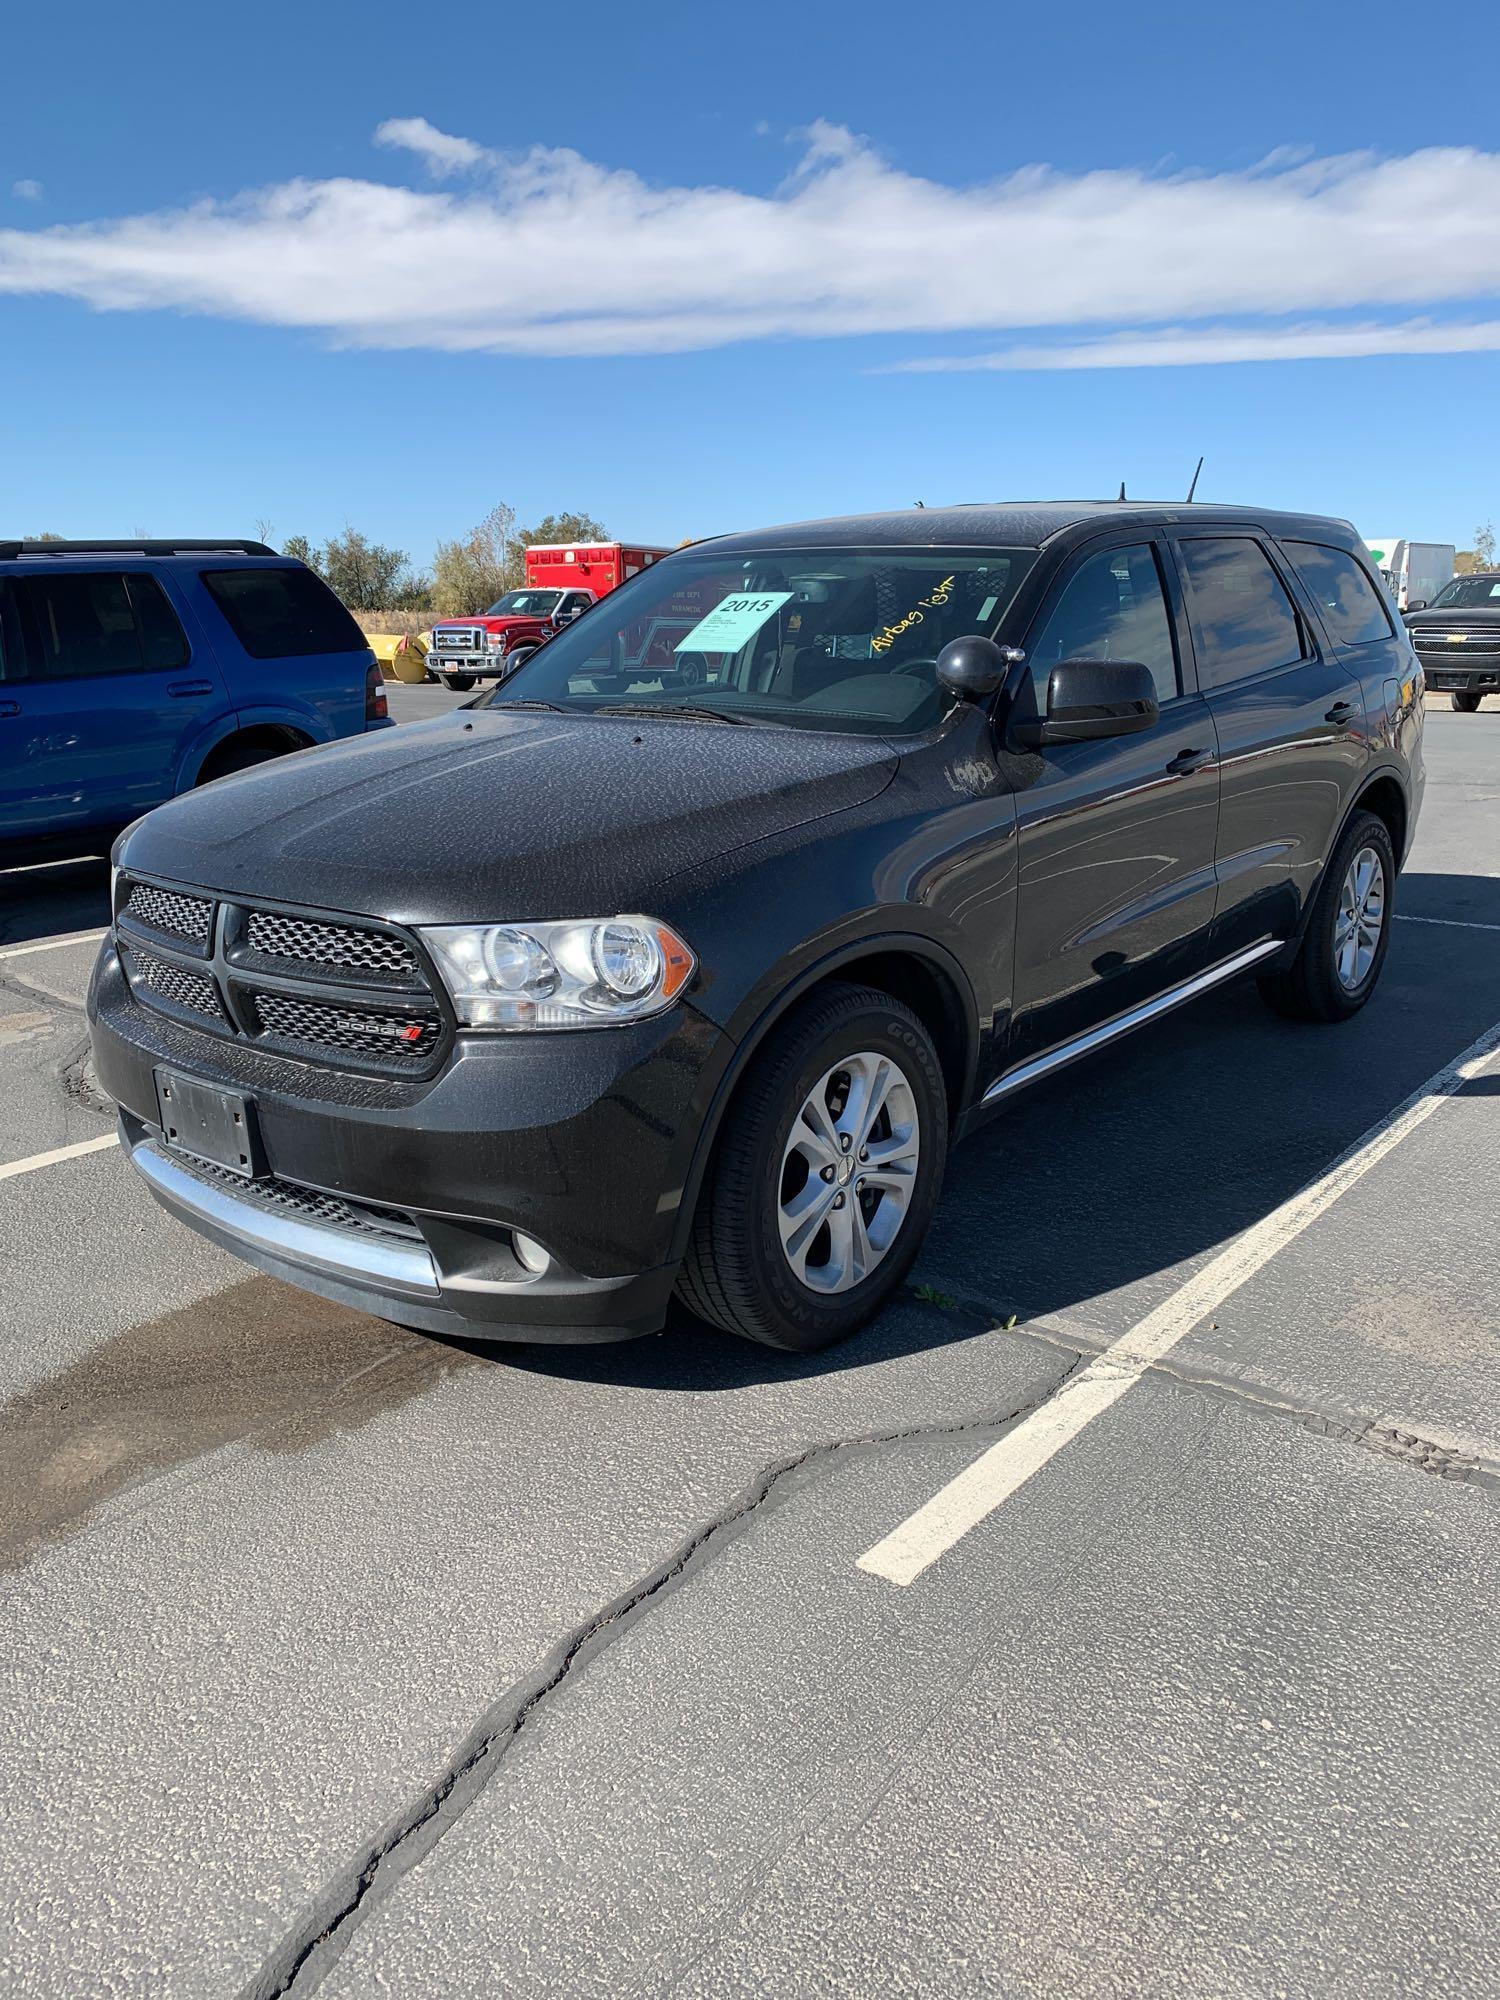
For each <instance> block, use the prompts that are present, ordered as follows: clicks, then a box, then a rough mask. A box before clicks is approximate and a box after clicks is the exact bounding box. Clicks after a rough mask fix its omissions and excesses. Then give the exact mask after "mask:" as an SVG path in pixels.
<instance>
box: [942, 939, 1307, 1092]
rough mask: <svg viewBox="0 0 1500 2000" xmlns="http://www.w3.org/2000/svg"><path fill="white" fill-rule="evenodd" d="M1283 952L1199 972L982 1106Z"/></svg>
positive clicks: (1024, 1072) (1253, 954) (1253, 953)
mask: <svg viewBox="0 0 1500 2000" xmlns="http://www.w3.org/2000/svg"><path fill="white" fill-rule="evenodd" d="M1283 949H1284V940H1280V939H1276V938H1268V939H1267V940H1266V942H1265V943H1264V944H1254V945H1251V947H1250V949H1249V950H1248V951H1242V952H1237V953H1236V954H1235V956H1234V957H1233V958H1228V959H1225V961H1224V963H1223V964H1222V965H1215V966H1211V967H1210V968H1209V970H1208V971H1207V972H1200V973H1199V974H1198V976H1197V978H1196V979H1185V980H1184V981H1183V983H1182V984H1181V986H1170V987H1168V989H1167V991H1166V992H1165V993H1158V994H1157V996H1156V998H1155V999H1154V1000H1147V1001H1146V1002H1145V1003H1144V1005H1142V1006H1140V1007H1132V1008H1131V1009H1130V1011H1129V1012H1128V1013H1126V1014H1116V1016H1115V1018H1114V1019H1113V1020H1112V1021H1105V1022H1104V1023H1103V1024H1102V1025H1101V1026H1100V1027H1097V1028H1090V1030H1089V1032H1088V1033H1087V1034H1086V1035H1079V1036H1078V1037H1077V1038H1076V1039H1075V1040H1073V1041H1071V1042H1064V1043H1063V1044H1062V1045H1061V1047H1059V1048H1055V1049H1052V1050H1051V1051H1050V1052H1049V1053H1048V1054H1047V1055H1044V1056H1037V1057H1036V1058H1035V1059H1034V1060H1033V1061H1031V1062H1027V1063H1022V1064H1021V1066H1020V1068H1019V1069H1013V1070H1009V1071H1007V1072H1006V1074H1005V1075H1004V1076H1002V1077H1000V1078H999V1079H998V1080H997V1081H996V1082H994V1083H992V1084H991V1085H990V1087H989V1089H988V1090H987V1091H986V1092H985V1093H984V1096H983V1097H982V1098H981V1099H980V1102H981V1103H983V1104H993V1103H994V1101H995V1099H996V1098H997V1097H1008V1096H1009V1095H1010V1093H1011V1092H1012V1091H1013V1090H1020V1089H1022V1088H1023V1087H1024V1086H1025V1085H1026V1084H1028V1083H1035V1082H1036V1081H1037V1079H1038V1078H1039V1077H1043V1076H1047V1075H1049V1074H1050V1073H1051V1071H1053V1070H1055V1069H1061V1068H1062V1067H1063V1065H1064V1063H1070V1062H1076V1061H1077V1060H1078V1058H1079V1057H1080V1056H1086V1055H1091V1054H1092V1053H1093V1051H1094V1050H1095V1049H1102V1048H1105V1047H1107V1046H1108V1044H1109V1043H1110V1042H1113V1041H1117V1040H1118V1039H1119V1037H1120V1036H1121V1035H1128V1034H1129V1033H1130V1031H1131V1029H1132V1028H1139V1027H1143V1026H1144V1025H1145V1023H1146V1022H1147V1021H1154V1020H1155V1019H1156V1017H1157V1016H1158V1014H1166V1013H1170V1011H1171V1010H1172V1008H1174V1007H1180V1006H1182V1005H1183V1003H1184V1002H1185V1001H1188V1000H1196V999H1197V997H1198V995H1199V994H1200V993H1207V992H1208V991H1209V990H1210V988H1212V987H1215V986H1220V985H1222V984H1223V982H1224V981H1225V980H1226V979H1233V978H1234V977H1235V975H1236V973H1240V972H1248V971H1249V969H1250V967H1251V966H1252V965H1258V964H1259V963H1260V961H1261V959H1263V958H1270V957H1271V956H1272V955H1273V953H1275V952H1278V951H1281V950H1283Z"/></svg>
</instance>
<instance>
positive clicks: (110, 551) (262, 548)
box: [0, 536, 276, 562]
mask: <svg viewBox="0 0 1500 2000" xmlns="http://www.w3.org/2000/svg"><path fill="white" fill-rule="evenodd" d="M209 553H213V554H215V555H240V556H274V555H275V553H276V551H275V549H268V548H267V547H266V545H265V543H264V542H246V541H242V540H240V539H239V538H238V537H237V536H219V537H217V538H215V539H213V540H209V541H181V540H178V539H171V540H167V541H148V540H140V541H128V542H96V541H86V542H0V562H13V561H14V560H15V559H16V557H17V556H80V555H87V556H185V555H206V554H209Z"/></svg>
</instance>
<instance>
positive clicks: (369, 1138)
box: [89, 943, 731, 1341]
mask: <svg viewBox="0 0 1500 2000" xmlns="http://www.w3.org/2000/svg"><path fill="white" fill-rule="evenodd" d="M89 1019H90V1025H91V1028H92V1032H93V1042H94V1060H95V1066H96V1068H97V1071H98V1074H99V1079H100V1081H101V1083H102V1084H103V1086H104V1088H105V1089H106V1090H107V1091H108V1092H109V1093H110V1095H111V1096H112V1097H113V1098H114V1099H115V1100H116V1102H117V1103H118V1104H119V1106H120V1112H121V1120H120V1124H121V1137H122V1139H123V1141H124V1143H125V1145H126V1147H127V1148H128V1150H129V1153H130V1157H131V1160H132V1162H133V1164H134V1165H135V1167H136V1168H137V1170H138V1171H139V1172H140V1173H141V1175H142V1177H143V1178H144V1179H145V1180H146V1182H147V1184H148V1186H149V1187H150V1188H151V1191H152V1193H153V1194H154V1195H155V1196H156V1198H157V1199H158V1200H159V1201H160V1202H161V1203H162V1205H163V1206H164V1207H166V1208H168V1209H169V1210H171V1212H172V1213H173V1214H175V1215H177V1216H179V1217H180V1218H181V1219H182V1220H183V1221H184V1222H186V1223H188V1224H189V1226H190V1227H192V1228H194V1229H196V1230H198V1231H199V1232H200V1233H201V1234H203V1235H205V1236H208V1237H210V1238H211V1239H212V1240H213V1241H215V1242H217V1243H219V1244H221V1245H223V1247H225V1248H226V1249H228V1250H231V1251H233V1252H234V1253H235V1254H236V1255H238V1256H241V1257H244V1258H245V1259H246V1260H247V1261H248V1262H249V1263H251V1264H254V1265H255V1266H256V1267H257V1268H259V1269H261V1270H264V1271H268V1272H270V1273H272V1275H274V1276H276V1277H280V1278H285V1279H287V1280H289V1281H290V1282H291V1283H293V1284H298V1285H302V1286H305V1287H306V1288H307V1289H309V1290H311V1291H315V1292H320V1293H322V1294H323V1295H324V1296H326V1297H330V1298H334V1299H337V1300H339V1301H340V1302H341V1303H343V1304H347V1305H351V1306H354V1307H357V1308H359V1309H361V1310H363V1311H367V1312H372V1313H376V1314H379V1315H381V1316H383V1317H385V1318H389V1319H394V1320H397V1321H399V1322H401V1323H402V1324H406V1325H412V1326H418V1327H422V1328H425V1329H427V1330H428V1331H431V1332H439V1333H452V1334H459V1335H468V1336H469V1337H471V1338H473V1337H482V1336H484V1335H486V1334H488V1335H493V1336H497V1337H502V1338H506V1339H524V1340H543V1341H592V1340H611V1339H620V1338H628V1337H630V1336H633V1335H636V1334H641V1333H649V1332H653V1331H655V1330H656V1329H657V1328H658V1327H660V1325H661V1324H662V1320H663V1318H664V1316H665V1313H666V1308H667V1302H668V1299H669V1297H670V1294H671V1290H672V1286H673V1283H674V1281H675V1278H676V1275H677V1258H676V1256H675V1255H674V1241H675V1240H676V1239H677V1237H678V1234H679V1229H678V1225H679V1221H680V1220H681V1219H682V1218H681V1217H680V1209H681V1204H682V1201H683V1198H684V1189H685V1187H686V1186H687V1185H688V1184H689V1182H690V1178H691V1171H692V1165H693V1159H694V1154H695V1150H696V1145H697V1138H698V1134H699V1133H700V1132H701V1131H702V1129H703V1125H704V1121H705V1119H706V1116H707V1109H708V1106H709V1104H710V1102H711V1101H712V1097H713V1093H714V1089H715V1086H716V1084H717V1082H718V1080H719V1077H720V1076H721V1075H722V1072H723V1069H724V1066H725V1064H726V1063H727V1061H728V1056H729V1053H730V1048H731V1045H730V1044H729V1042H728V1040H727V1038H726V1037H725V1036H724V1035H723V1034H722V1032H721V1031H720V1030H719V1029H718V1028H716V1027H715V1026H714V1025H713V1024H712V1023H711V1022H709V1021H707V1020H705V1019H704V1018H703V1017H702V1016H701V1015H699V1014H697V1013H696V1012H694V1010H693V1009H691V1008H690V1007H687V1006H679V1007H677V1008H674V1009H673V1010H672V1011H671V1012H670V1013H668V1014H665V1015H661V1016H659V1017H658V1018H657V1019H655V1020H652V1021H642V1022H638V1023H635V1024H633V1025H631V1026H629V1027H624V1028H612V1029H590V1030H582V1031H578V1032H576V1033H572V1034H567V1033H563V1034H555V1035H538V1036H526V1037H501V1036H493V1037H483V1036H471V1037H466V1038H462V1039H461V1040H460V1041H459V1043H458V1045H457V1048H456V1050H455V1053H454V1055H453V1057H452V1059H451V1060H450V1061H449V1062H448V1063H447V1064H446V1065H445V1066H444V1068H443V1069H442V1070H441V1071H440V1072H439V1073H438V1074H437V1076H435V1077H434V1078H432V1079H431V1080H430V1081H428V1082H425V1083H417V1082H412V1081H407V1080H405V1079H399V1080H397V1079H388V1078H377V1077H374V1076H370V1075H364V1074H359V1073H356V1072H353V1071H349V1070H337V1069H334V1068H332V1067H329V1068H324V1067H323V1066H321V1065H312V1064H308V1063H304V1062H299V1061H293V1060H291V1059H289V1058H287V1057H283V1056H279V1055H273V1054H270V1053H268V1052H266V1051H263V1050H260V1049H257V1048H255V1047H253V1046H246V1045H244V1044H242V1043H235V1042H229V1041H226V1040H224V1039H222V1038H220V1037H216V1036H213V1035H209V1034H206V1033H204V1032H201V1031H199V1030H196V1029H192V1028H188V1027H185V1026H183V1025H181V1024H180V1023H178V1022H177V1021H175V1020H172V1019H169V1018H167V1017H166V1016H164V1015H161V1014H158V1013H156V1012H155V1011H154V1010H152V1009H149V1008H146V1007H143V1006H142V1005H141V1004H140V1003H139V1002H138V1001H137V1000H136V999H135V998H134V997H133V995H132V994H131V993H130V991H129V989H128V986H127V984H126V981H125V978H124V975H123V972H122V971H121V968H120V963H119V959H118V957H117V956H116V954H115V951H114V949H113V946H112V945H111V944H109V943H106V945H105V947H104V950H103V952H102V953H101V956H100V960H99V964H98V966H97V968H96V970H95V974H94V980H93V984H92V986H91V988H90V993H89ZM162 1066H166V1067H168V1068H172V1069H178V1070H181V1071H183V1072H184V1073H185V1074H187V1075H190V1076H194V1077H197V1078H200V1079H202V1080H203V1081H205V1082H208V1083H212V1084H216V1085H218V1086H219V1087H221V1088H223V1089H227V1090H233V1091H236V1092H239V1093H241V1094H242V1095H244V1096H246V1097H248V1098H249V1099H251V1100H252V1101H253V1103H254V1107H255V1116H256V1120H257V1123H258V1126H259V1135H260V1141H261V1145H262V1148H263V1152H264V1161H265V1166H266V1169H267V1173H266V1175H265V1176H264V1177H263V1179H262V1180H261V1181H259V1182H239V1181H237V1180H236V1179H235V1178H234V1177H232V1176H229V1175H226V1174H223V1173H219V1172H217V1171H216V1170H214V1169H212V1168H207V1169H205V1168H202V1167H200V1166H198V1165H197V1164H196V1163H195V1162H193V1161H192V1160H190V1159H186V1158H184V1156H183V1155H182V1154H180V1153H178V1152H176V1151H175V1149H173V1148H170V1147H168V1146H167V1144H166V1142H165V1140H164V1138H163V1135H162V1132H161V1129H160V1125H159V1122H158V1121H159V1117H160V1113H159V1110H158V1103H157V1095H156V1071H157V1069H158V1068H159V1067H162ZM323 1197H326V1198H327V1199H326V1200H325V1199H323ZM330 1218H332V1219H330ZM517 1231H520V1232H524V1233H525V1235H526V1236H527V1237H529V1238H531V1239H532V1241H533V1242H535V1243H538V1244H540V1245H541V1246H542V1248H543V1249H544V1250H545V1251H546V1252H547V1257H548V1263H547V1268H546V1269H545V1270H544V1271H540V1272H537V1271H535V1270H532V1269H529V1268H527V1267H526V1265H525V1263H524V1262H523V1261H522V1259H521V1258H520V1257H519V1256H518V1254H517V1251H516V1248H515V1246H514V1241H513V1232H517Z"/></svg>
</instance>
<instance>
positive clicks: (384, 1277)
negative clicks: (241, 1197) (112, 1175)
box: [130, 1141, 439, 1299]
mask: <svg viewBox="0 0 1500 2000" xmlns="http://www.w3.org/2000/svg"><path fill="white" fill-rule="evenodd" d="M130 1160H131V1164H132V1165H133V1166H134V1167H135V1169H136V1171H137V1173H139V1174H140V1175H141V1177H142V1178H143V1179H144V1180H145V1182H146V1184H147V1186H148V1187H149V1188H150V1189H151V1192H152V1193H153V1194H154V1195H155V1196H156V1198H157V1200H158V1201H159V1202H161V1203H162V1204H163V1206H164V1207H166V1208H169V1209H171V1210H172V1211H173V1213H174V1214H176V1215H180V1216H181V1217H182V1218H183V1219H184V1221H187V1222H190V1223H192V1222H196V1223H199V1224H200V1225H201V1226H202V1227H203V1228H204V1229H206V1230H207V1232H208V1233H209V1234H210V1235H212V1236H214V1237H216V1238H217V1239H218V1240H220V1241H221V1242H224V1243H225V1245H226V1247H227V1248H229V1249H231V1250H232V1249H233V1248H234V1246H235V1243H236V1242H239V1243H244V1244H246V1245H248V1246H250V1247H251V1248H253V1249H255V1250H257V1251H259V1252H260V1253H261V1254H262V1255H263V1256H268V1257H280V1258H284V1259H285V1261H286V1262H287V1263H289V1264H302V1265H310V1266H312V1267H313V1268H314V1269H316V1270H319V1271H323V1272H326V1273H327V1274H328V1275H329V1276H330V1277H334V1278H343V1279H345V1280H347V1281H349V1282H350V1283H353V1284H359V1283H361V1282H364V1283H373V1284H377V1285H382V1286H385V1285H399V1286H400V1287H401V1288H402V1289H403V1290H404V1291H409V1292H411V1293H413V1294H414V1295H415V1296H418V1297H421V1298H432V1299H435V1298H437V1297H438V1296H439V1286H438V1281H437V1271H436V1269H435V1267H434V1265H433V1261H432V1257H431V1254H430V1253H429V1252H428V1251H427V1250H426V1249H419V1248H417V1247H416V1246H415V1245H413V1246H412V1247H411V1248H405V1247H403V1246H402V1245H400V1244H398V1243H378V1242H375V1241H373V1240H371V1239H370V1238H368V1237H361V1236H354V1235H351V1234H348V1233H347V1232H346V1231H344V1230H341V1229H327V1228H325V1227H323V1226H322V1225H321V1224H320V1223H316V1222H299V1221H298V1220H296V1218H295V1217H292V1216H289V1215H278V1214H277V1213H276V1212H275V1211H274V1210H272V1209H266V1208H261V1207H260V1206H259V1205H258V1204H257V1203H255V1202H249V1201H236V1200H235V1198H234V1196H233V1195H232V1194H229V1193H227V1192H226V1191H225V1190H224V1189H222V1188H217V1187H211V1186H209V1185H208V1184H207V1183H206V1182H204V1181H200V1180H199V1179H198V1178H197V1177H196V1175H194V1174H190V1173H188V1172H187V1171H186V1170H185V1169H184V1168H182V1167H179V1166H178V1165H177V1164H176V1162H175V1161H173V1160H170V1159H168V1158H167V1156H166V1155H165V1154H164V1153H163V1152H162V1151H161V1150H160V1149H159V1148H158V1147H156V1146H153V1145H152V1144H151V1143H150V1142H149V1141H142V1142H141V1143H140V1144H139V1145H136V1146H134V1147H132V1148H131V1151H130Z"/></svg>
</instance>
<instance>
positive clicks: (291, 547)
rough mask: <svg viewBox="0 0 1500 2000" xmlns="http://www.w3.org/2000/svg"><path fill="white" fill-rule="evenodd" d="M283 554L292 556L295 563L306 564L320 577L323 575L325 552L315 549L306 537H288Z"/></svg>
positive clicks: (282, 549)
mask: <svg viewBox="0 0 1500 2000" xmlns="http://www.w3.org/2000/svg"><path fill="white" fill-rule="evenodd" d="M281 553H282V554H283V555H284V556H290V557H291V558H292V561H293V562H300V563H306V564H307V566H308V568H309V569H312V570H316V571H317V573H318V575H319V576H321V575H322V574H323V551H322V550H321V549H319V548H315V547H314V546H313V544H312V543H311V542H310V541H309V540H308V539H307V537H306V535H288V536H287V538H286V540H285V541H284V542H283V543H282V545H281Z"/></svg>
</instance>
